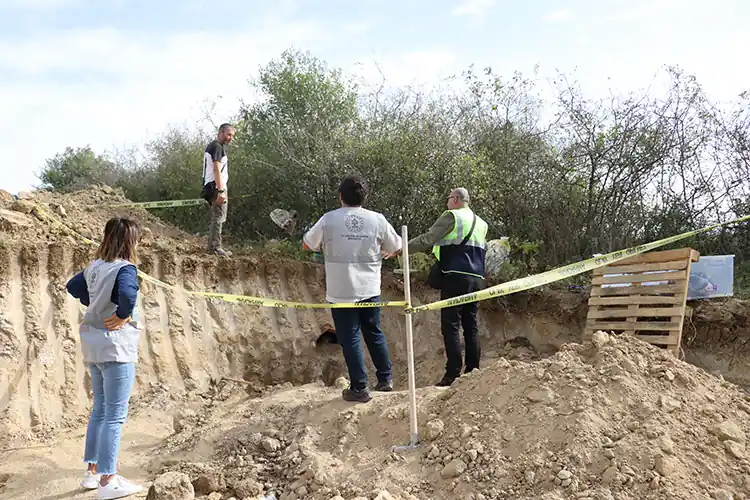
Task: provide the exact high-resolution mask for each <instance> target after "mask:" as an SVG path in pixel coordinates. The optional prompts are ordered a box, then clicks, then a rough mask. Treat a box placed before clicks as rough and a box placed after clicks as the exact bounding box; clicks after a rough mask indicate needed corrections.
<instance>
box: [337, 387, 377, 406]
mask: <svg viewBox="0 0 750 500" xmlns="http://www.w3.org/2000/svg"><path fill="white" fill-rule="evenodd" d="M341 397H342V398H344V401H353V402H356V403H367V402H368V401H370V400H371V399H372V394H370V391H369V390H368V389H363V390H361V391H354V390H352V389H344V390H343V391H341Z"/></svg>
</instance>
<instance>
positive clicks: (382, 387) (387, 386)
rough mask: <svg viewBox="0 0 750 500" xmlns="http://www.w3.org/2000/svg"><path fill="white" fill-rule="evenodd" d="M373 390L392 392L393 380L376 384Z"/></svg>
mask: <svg viewBox="0 0 750 500" xmlns="http://www.w3.org/2000/svg"><path fill="white" fill-rule="evenodd" d="M374 389H375V390H376V391H378V392H391V391H392V390H393V380H386V381H384V382H378V383H377V385H376V386H375V387H374Z"/></svg>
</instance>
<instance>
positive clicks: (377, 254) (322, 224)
mask: <svg viewBox="0 0 750 500" xmlns="http://www.w3.org/2000/svg"><path fill="white" fill-rule="evenodd" d="M366 197H367V185H366V184H365V181H364V180H363V179H362V178H361V177H359V176H348V177H346V178H345V179H344V180H343V181H342V182H341V185H340V186H339V201H340V202H341V208H339V209H336V210H333V211H331V212H328V213H326V214H325V215H323V217H321V218H320V220H318V222H317V223H315V225H314V226H313V227H312V228H311V229H310V230H309V231H308V232H307V233H306V234H305V237H304V239H303V247H304V248H305V249H306V250H312V251H316V252H318V251H322V252H323V257H324V259H325V269H326V300H327V301H328V302H331V303H336V302H350V303H353V302H380V269H381V264H382V254H383V252H386V253H389V254H390V253H394V252H397V251H399V250H401V237H400V236H399V235H398V233H396V231H395V230H394V229H393V226H391V224H390V223H389V222H388V221H387V220H386V219H385V217H384V216H383V215H382V214H380V213H378V212H373V211H371V210H367V209H365V208H362V204H363V203H364V201H365V198H366ZM331 315H332V316H333V323H334V326H335V328H336V337H337V339H338V342H339V344H340V345H341V349H342V351H343V353H344V360H345V361H346V366H347V369H348V371H349V380H350V387H349V388H348V389H344V391H343V392H342V396H343V398H344V399H345V400H346V401H357V402H362V403H366V402H367V401H370V400H371V399H372V395H371V394H370V390H369V388H368V387H367V373H366V372H365V360H364V354H363V352H362V343H361V341H360V331H361V332H362V336H363V337H364V339H365V344H367V350H368V351H369V353H370V357H371V358H372V362H373V364H374V365H375V369H376V374H377V378H378V383H377V385H376V386H375V390H376V391H386V392H387V391H392V390H393V378H392V372H391V359H390V355H389V353H388V345H387V343H386V340H385V335H383V332H382V331H381V330H380V308H379V307H362V308H357V307H355V308H341V309H331Z"/></svg>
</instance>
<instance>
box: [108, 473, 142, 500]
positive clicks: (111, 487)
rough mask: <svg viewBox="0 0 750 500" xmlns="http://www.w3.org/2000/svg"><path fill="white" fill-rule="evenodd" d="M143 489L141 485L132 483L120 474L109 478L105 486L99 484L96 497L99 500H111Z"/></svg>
mask: <svg viewBox="0 0 750 500" xmlns="http://www.w3.org/2000/svg"><path fill="white" fill-rule="evenodd" d="M141 491H143V488H142V487H141V486H138V485H137V484H133V483H131V482H130V481H128V480H127V479H125V478H124V477H122V476H120V475H116V476H114V477H113V478H112V479H110V480H109V482H108V483H107V486H101V485H99V491H98V492H97V498H98V499H99V500H112V499H113V498H123V497H127V496H130V495H133V494H135V493H140V492H141Z"/></svg>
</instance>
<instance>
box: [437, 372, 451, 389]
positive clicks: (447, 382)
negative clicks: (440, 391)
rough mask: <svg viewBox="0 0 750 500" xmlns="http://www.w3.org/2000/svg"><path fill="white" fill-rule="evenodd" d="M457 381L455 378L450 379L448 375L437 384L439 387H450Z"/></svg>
mask: <svg viewBox="0 0 750 500" xmlns="http://www.w3.org/2000/svg"><path fill="white" fill-rule="evenodd" d="M455 380H456V378H455V377H449V376H448V375H445V376H443V378H441V379H440V382H438V383H437V384H435V386H437V387H449V386H450V385H451V384H452V383H453V382H454V381H455Z"/></svg>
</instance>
